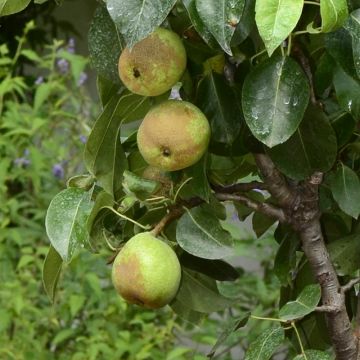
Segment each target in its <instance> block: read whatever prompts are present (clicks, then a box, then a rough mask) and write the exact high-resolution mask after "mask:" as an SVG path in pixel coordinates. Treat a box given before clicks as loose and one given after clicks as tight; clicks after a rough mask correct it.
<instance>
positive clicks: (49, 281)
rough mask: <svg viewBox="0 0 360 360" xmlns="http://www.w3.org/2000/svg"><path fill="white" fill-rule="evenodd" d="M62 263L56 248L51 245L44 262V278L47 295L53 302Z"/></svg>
mask: <svg viewBox="0 0 360 360" xmlns="http://www.w3.org/2000/svg"><path fill="white" fill-rule="evenodd" d="M62 263H63V261H62V259H61V256H60V255H59V254H58V253H57V252H56V250H55V249H54V247H53V246H51V245H50V248H49V252H48V253H47V255H46V258H45V262H44V267H43V272H42V278H43V284H44V288H45V291H46V294H47V296H48V297H49V299H50V301H51V302H54V298H55V292H56V286H57V283H58V280H59V276H60V271H61V267H62Z"/></svg>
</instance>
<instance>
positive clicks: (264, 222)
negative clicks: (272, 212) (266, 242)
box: [252, 212, 276, 238]
mask: <svg viewBox="0 0 360 360" xmlns="http://www.w3.org/2000/svg"><path fill="white" fill-rule="evenodd" d="M275 221H276V220H275V219H273V218H271V217H269V216H266V215H264V214H262V213H259V212H255V213H254V216H253V218H252V225H253V230H254V232H255V234H256V236H257V237H258V238H259V237H260V236H262V235H264V234H265V233H266V231H267V230H268V229H269V228H270V226H271V225H272V224H274V223H275Z"/></svg>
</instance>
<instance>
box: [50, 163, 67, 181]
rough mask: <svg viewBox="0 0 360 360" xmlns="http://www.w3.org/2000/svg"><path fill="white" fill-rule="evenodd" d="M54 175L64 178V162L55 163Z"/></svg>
mask: <svg viewBox="0 0 360 360" xmlns="http://www.w3.org/2000/svg"><path fill="white" fill-rule="evenodd" d="M52 173H53V175H54V176H55V177H56V178H58V179H63V178H64V175H65V170H64V168H63V166H62V164H60V163H58V164H55V165H54V166H53V168H52Z"/></svg>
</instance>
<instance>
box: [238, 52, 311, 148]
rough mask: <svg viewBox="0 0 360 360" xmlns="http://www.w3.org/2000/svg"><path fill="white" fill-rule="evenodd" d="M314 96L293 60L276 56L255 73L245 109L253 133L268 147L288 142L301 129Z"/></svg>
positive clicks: (251, 75)
mask: <svg viewBox="0 0 360 360" xmlns="http://www.w3.org/2000/svg"><path fill="white" fill-rule="evenodd" d="M309 96H310V89H309V84H308V80H307V78H306V76H305V74H304V73H303V71H302V69H301V68H300V66H299V65H298V64H297V63H296V62H295V61H294V60H293V59H291V58H289V57H281V56H274V57H272V58H270V59H269V60H267V61H264V62H263V63H261V64H260V65H258V66H257V67H255V69H254V70H253V71H251V72H250V73H249V74H248V75H247V77H246V79H245V82H244V86H243V90H242V106H243V111H244V115H245V121H246V123H247V125H248V126H249V128H250V130H251V132H252V134H253V135H254V136H255V137H256V138H257V139H258V140H260V141H261V142H263V143H264V144H265V145H267V146H268V147H273V146H275V145H278V144H281V143H283V142H285V141H286V140H287V139H289V137H290V136H291V135H292V134H293V133H294V132H295V131H296V129H297V128H298V126H299V124H300V122H301V120H302V118H303V115H304V112H305V110H306V107H307V104H308V101H309Z"/></svg>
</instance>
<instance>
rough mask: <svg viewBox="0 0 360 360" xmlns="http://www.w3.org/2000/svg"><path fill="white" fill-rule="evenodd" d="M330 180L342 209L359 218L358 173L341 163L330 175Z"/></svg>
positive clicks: (359, 186) (359, 183) (359, 189)
mask: <svg viewBox="0 0 360 360" xmlns="http://www.w3.org/2000/svg"><path fill="white" fill-rule="evenodd" d="M329 182H330V188H331V192H332V194H333V196H334V199H335V201H336V202H337V203H338V204H339V207H340V209H341V210H343V211H344V212H345V213H346V214H348V215H350V216H352V217H354V218H356V219H357V217H358V216H359V214H360V181H359V177H358V176H357V174H356V173H355V172H354V171H353V170H351V169H350V168H349V167H347V166H345V165H344V164H341V166H340V167H339V168H338V169H337V170H336V172H335V174H333V175H332V176H330V178H329Z"/></svg>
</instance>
